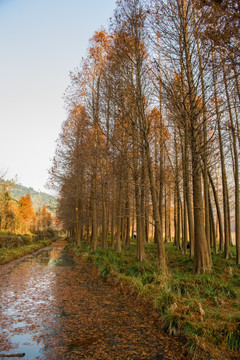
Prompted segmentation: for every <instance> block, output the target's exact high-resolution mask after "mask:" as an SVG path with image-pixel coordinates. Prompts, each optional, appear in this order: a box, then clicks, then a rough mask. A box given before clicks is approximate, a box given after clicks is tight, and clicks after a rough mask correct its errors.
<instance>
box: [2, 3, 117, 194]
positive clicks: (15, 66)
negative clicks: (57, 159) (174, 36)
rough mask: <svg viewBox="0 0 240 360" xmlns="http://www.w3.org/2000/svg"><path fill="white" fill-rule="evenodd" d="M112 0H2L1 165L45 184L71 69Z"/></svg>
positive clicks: (104, 22)
mask: <svg viewBox="0 0 240 360" xmlns="http://www.w3.org/2000/svg"><path fill="white" fill-rule="evenodd" d="M114 7H115V0H39V1H37V0H0V170H7V176H6V177H7V178H12V177H14V176H15V175H18V181H19V182H20V183H22V184H23V185H25V186H32V187H33V188H35V189H36V190H38V189H40V190H44V185H45V183H46V181H47V177H48V174H47V170H48V169H49V168H50V166H51V161H50V159H51V158H52V157H53V155H54V150H55V140H56V138H57V136H58V133H59V131H60V128H61V124H62V122H63V121H64V120H65V119H66V113H65V111H64V109H63V106H64V102H63V99H62V97H63V93H64V91H65V88H66V87H67V86H68V85H69V71H71V70H73V69H74V68H75V67H77V66H78V65H79V64H80V60H81V58H82V57H83V56H85V54H86V49H87V46H88V39H89V38H90V37H91V36H92V35H93V33H94V31H96V30H99V29H100V28H101V26H104V27H107V25H108V20H109V17H110V16H112V14H113V9H114Z"/></svg>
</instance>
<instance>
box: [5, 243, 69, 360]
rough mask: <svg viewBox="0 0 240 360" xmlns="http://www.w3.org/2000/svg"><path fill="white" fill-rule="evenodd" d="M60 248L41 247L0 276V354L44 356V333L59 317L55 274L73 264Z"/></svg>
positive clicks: (30, 359)
mask: <svg viewBox="0 0 240 360" xmlns="http://www.w3.org/2000/svg"><path fill="white" fill-rule="evenodd" d="M63 249H64V247H63V246H53V247H52V248H50V249H46V250H42V251H41V252H39V253H37V254H36V255H35V256H32V257H28V258H26V259H25V260H22V261H19V262H18V263H17V265H16V266H14V267H13V268H12V270H11V272H9V273H7V274H5V275H4V276H2V277H1V279H0V354H6V355H7V354H14V353H25V357H24V360H26V359H29V360H33V359H34V360H36V359H45V357H44V355H43V354H44V348H45V345H44V337H46V336H47V335H48V331H49V326H50V323H51V322H54V321H57V319H58V318H59V316H57V315H56V311H54V304H55V294H54V293H53V290H52V289H53V288H54V285H55V283H56V281H57V279H58V277H56V275H58V274H59V271H64V267H72V266H74V261H73V258H72V256H71V255H70V254H69V253H67V252H65V251H64V250H63ZM55 310H56V309H55ZM64 315H65V314H64ZM64 315H63V314H62V316H64ZM2 359H4V358H2ZM6 359H7V358H6Z"/></svg>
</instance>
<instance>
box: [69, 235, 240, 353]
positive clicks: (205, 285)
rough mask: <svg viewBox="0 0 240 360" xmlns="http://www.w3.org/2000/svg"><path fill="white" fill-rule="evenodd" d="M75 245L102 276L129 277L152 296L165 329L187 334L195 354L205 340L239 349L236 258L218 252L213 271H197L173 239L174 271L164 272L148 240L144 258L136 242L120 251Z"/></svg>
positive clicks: (170, 265) (135, 286)
mask: <svg viewBox="0 0 240 360" xmlns="http://www.w3.org/2000/svg"><path fill="white" fill-rule="evenodd" d="M70 246H71V245H70ZM74 249H75V251H76V253H77V254H82V255H83V256H84V257H85V258H86V259H87V260H88V261H91V262H93V263H94V264H96V265H97V266H98V268H99V271H100V273H101V274H102V275H103V276H109V275H113V276H115V277H116V278H118V279H119V281H121V280H122V281H124V282H127V283H128V284H130V286H131V287H132V288H133V289H134V291H136V293H137V294H138V295H139V296H142V297H143V298H145V299H147V300H150V301H151V302H152V304H153V307H154V308H155V309H156V310H157V311H158V313H159V316H160V318H161V319H162V328H163V330H164V331H166V332H167V333H169V334H171V335H173V336H176V335H181V336H184V337H185V339H186V342H187V344H188V346H189V350H190V351H191V352H192V353H193V354H197V353H198V352H199V351H202V350H201V349H203V347H204V346H205V345H206V344H210V345H209V346H207V347H208V348H209V347H210V348H211V347H212V349H213V351H214V347H217V348H218V349H220V350H221V351H226V353H228V352H231V351H233V352H236V351H237V352H238V351H239V349H240V340H239V339H240V304H239V296H240V267H239V266H237V265H236V264H235V259H230V260H225V259H223V254H222V253H219V254H218V255H214V256H213V271H212V272H211V273H210V274H193V272H192V268H193V261H192V259H190V258H189V255H182V253H181V251H180V250H178V249H177V248H176V247H174V246H173V244H172V243H168V244H166V246H165V249H166V255H167V262H168V269H169V273H168V275H167V276H166V275H164V276H163V275H162V274H161V273H160V271H159V269H158V267H157V260H156V259H157V249H156V245H155V244H153V243H151V244H147V245H146V258H145V260H144V261H143V262H141V263H140V262H138V261H137V258H136V243H134V242H131V245H130V247H128V248H125V247H123V249H122V252H121V253H117V252H116V251H115V250H112V249H98V250H96V251H92V249H91V247H90V246H89V245H88V244H84V243H83V245H82V246H81V248H79V247H75V248H74ZM234 251H235V249H234V248H233V249H232V254H234Z"/></svg>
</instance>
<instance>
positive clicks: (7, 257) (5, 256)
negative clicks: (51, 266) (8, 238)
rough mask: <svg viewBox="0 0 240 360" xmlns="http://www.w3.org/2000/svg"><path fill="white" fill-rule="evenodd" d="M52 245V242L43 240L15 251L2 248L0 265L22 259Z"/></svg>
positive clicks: (17, 248) (14, 249)
mask: <svg viewBox="0 0 240 360" xmlns="http://www.w3.org/2000/svg"><path fill="white" fill-rule="evenodd" d="M49 244H51V240H42V241H38V242H32V243H30V244H27V245H22V246H19V247H15V248H13V249H7V248H1V249H0V265H3V264H7V263H9V262H10V261H12V260H16V259H19V258H21V257H22V256H25V255H28V254H31V253H33V252H35V251H37V250H39V249H41V248H43V247H45V246H48V245H49Z"/></svg>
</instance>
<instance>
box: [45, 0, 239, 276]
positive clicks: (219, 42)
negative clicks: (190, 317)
mask: <svg viewBox="0 0 240 360" xmlns="http://www.w3.org/2000/svg"><path fill="white" fill-rule="evenodd" d="M239 26H240V4H239V1H235V0H222V1H217V0H215V1H209V0H195V1H193V0H191V1H190V0H152V1H144V0H119V1H117V5H116V9H115V12H114V16H113V17H112V19H111V21H110V26H109V29H108V30H105V29H101V30H100V31H96V32H95V34H94V35H93V37H92V38H91V39H90V41H89V47H88V51H87V55H86V57H85V58H84V59H82V62H81V64H80V66H79V68H77V69H75V70H74V71H73V72H72V73H71V75H70V77H71V85H70V86H69V88H68V89H67V90H66V93H65V100H66V108H67V110H68V118H67V120H66V121H65V122H64V123H63V126H62V131H61V133H60V135H59V138H58V142H57V149H56V154H55V157H54V160H53V166H52V169H51V171H50V183H51V185H52V186H53V187H54V188H55V189H57V190H58V193H59V205H58V217H59V218H60V219H61V221H62V223H63V225H64V227H65V229H66V230H68V231H69V233H70V235H71V236H73V237H74V238H75V239H76V243H77V244H78V245H80V243H81V241H82V239H86V240H87V241H88V242H89V243H91V244H92V246H93V248H94V249H96V248H97V247H103V248H106V247H107V246H109V244H111V246H112V247H115V248H116V250H117V251H119V252H120V251H121V248H122V246H128V245H129V244H130V238H133V237H135V232H136V241H137V258H138V260H139V261H142V260H143V259H144V258H145V251H144V248H145V243H146V242H149V241H154V242H155V243H156V244H157V260H158V264H159V268H160V270H161V271H162V272H167V262H166V255H165V250H164V242H168V241H171V240H172V239H173V240H174V244H175V245H176V246H177V247H178V248H179V249H181V250H182V252H183V253H184V254H186V253H187V251H189V253H190V256H191V257H193V270H194V272H196V273H200V272H208V271H211V267H212V260H211V256H212V254H215V253H217V252H218V251H222V252H223V256H224V257H225V258H226V259H228V258H230V257H231V256H233V255H232V252H231V245H235V246H236V262H237V263H238V264H239V263H240V218H239V201H240V200H239V162H238V156H239V149H240V125H239V116H240V113H239V105H240V84H239V81H240V79H239V69H240V53H239V49H240V47H239V40H240V37H239ZM232 223H233V224H232ZM233 227H234V229H233ZM189 244H190V249H188V248H189V246H188V245H189Z"/></svg>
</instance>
